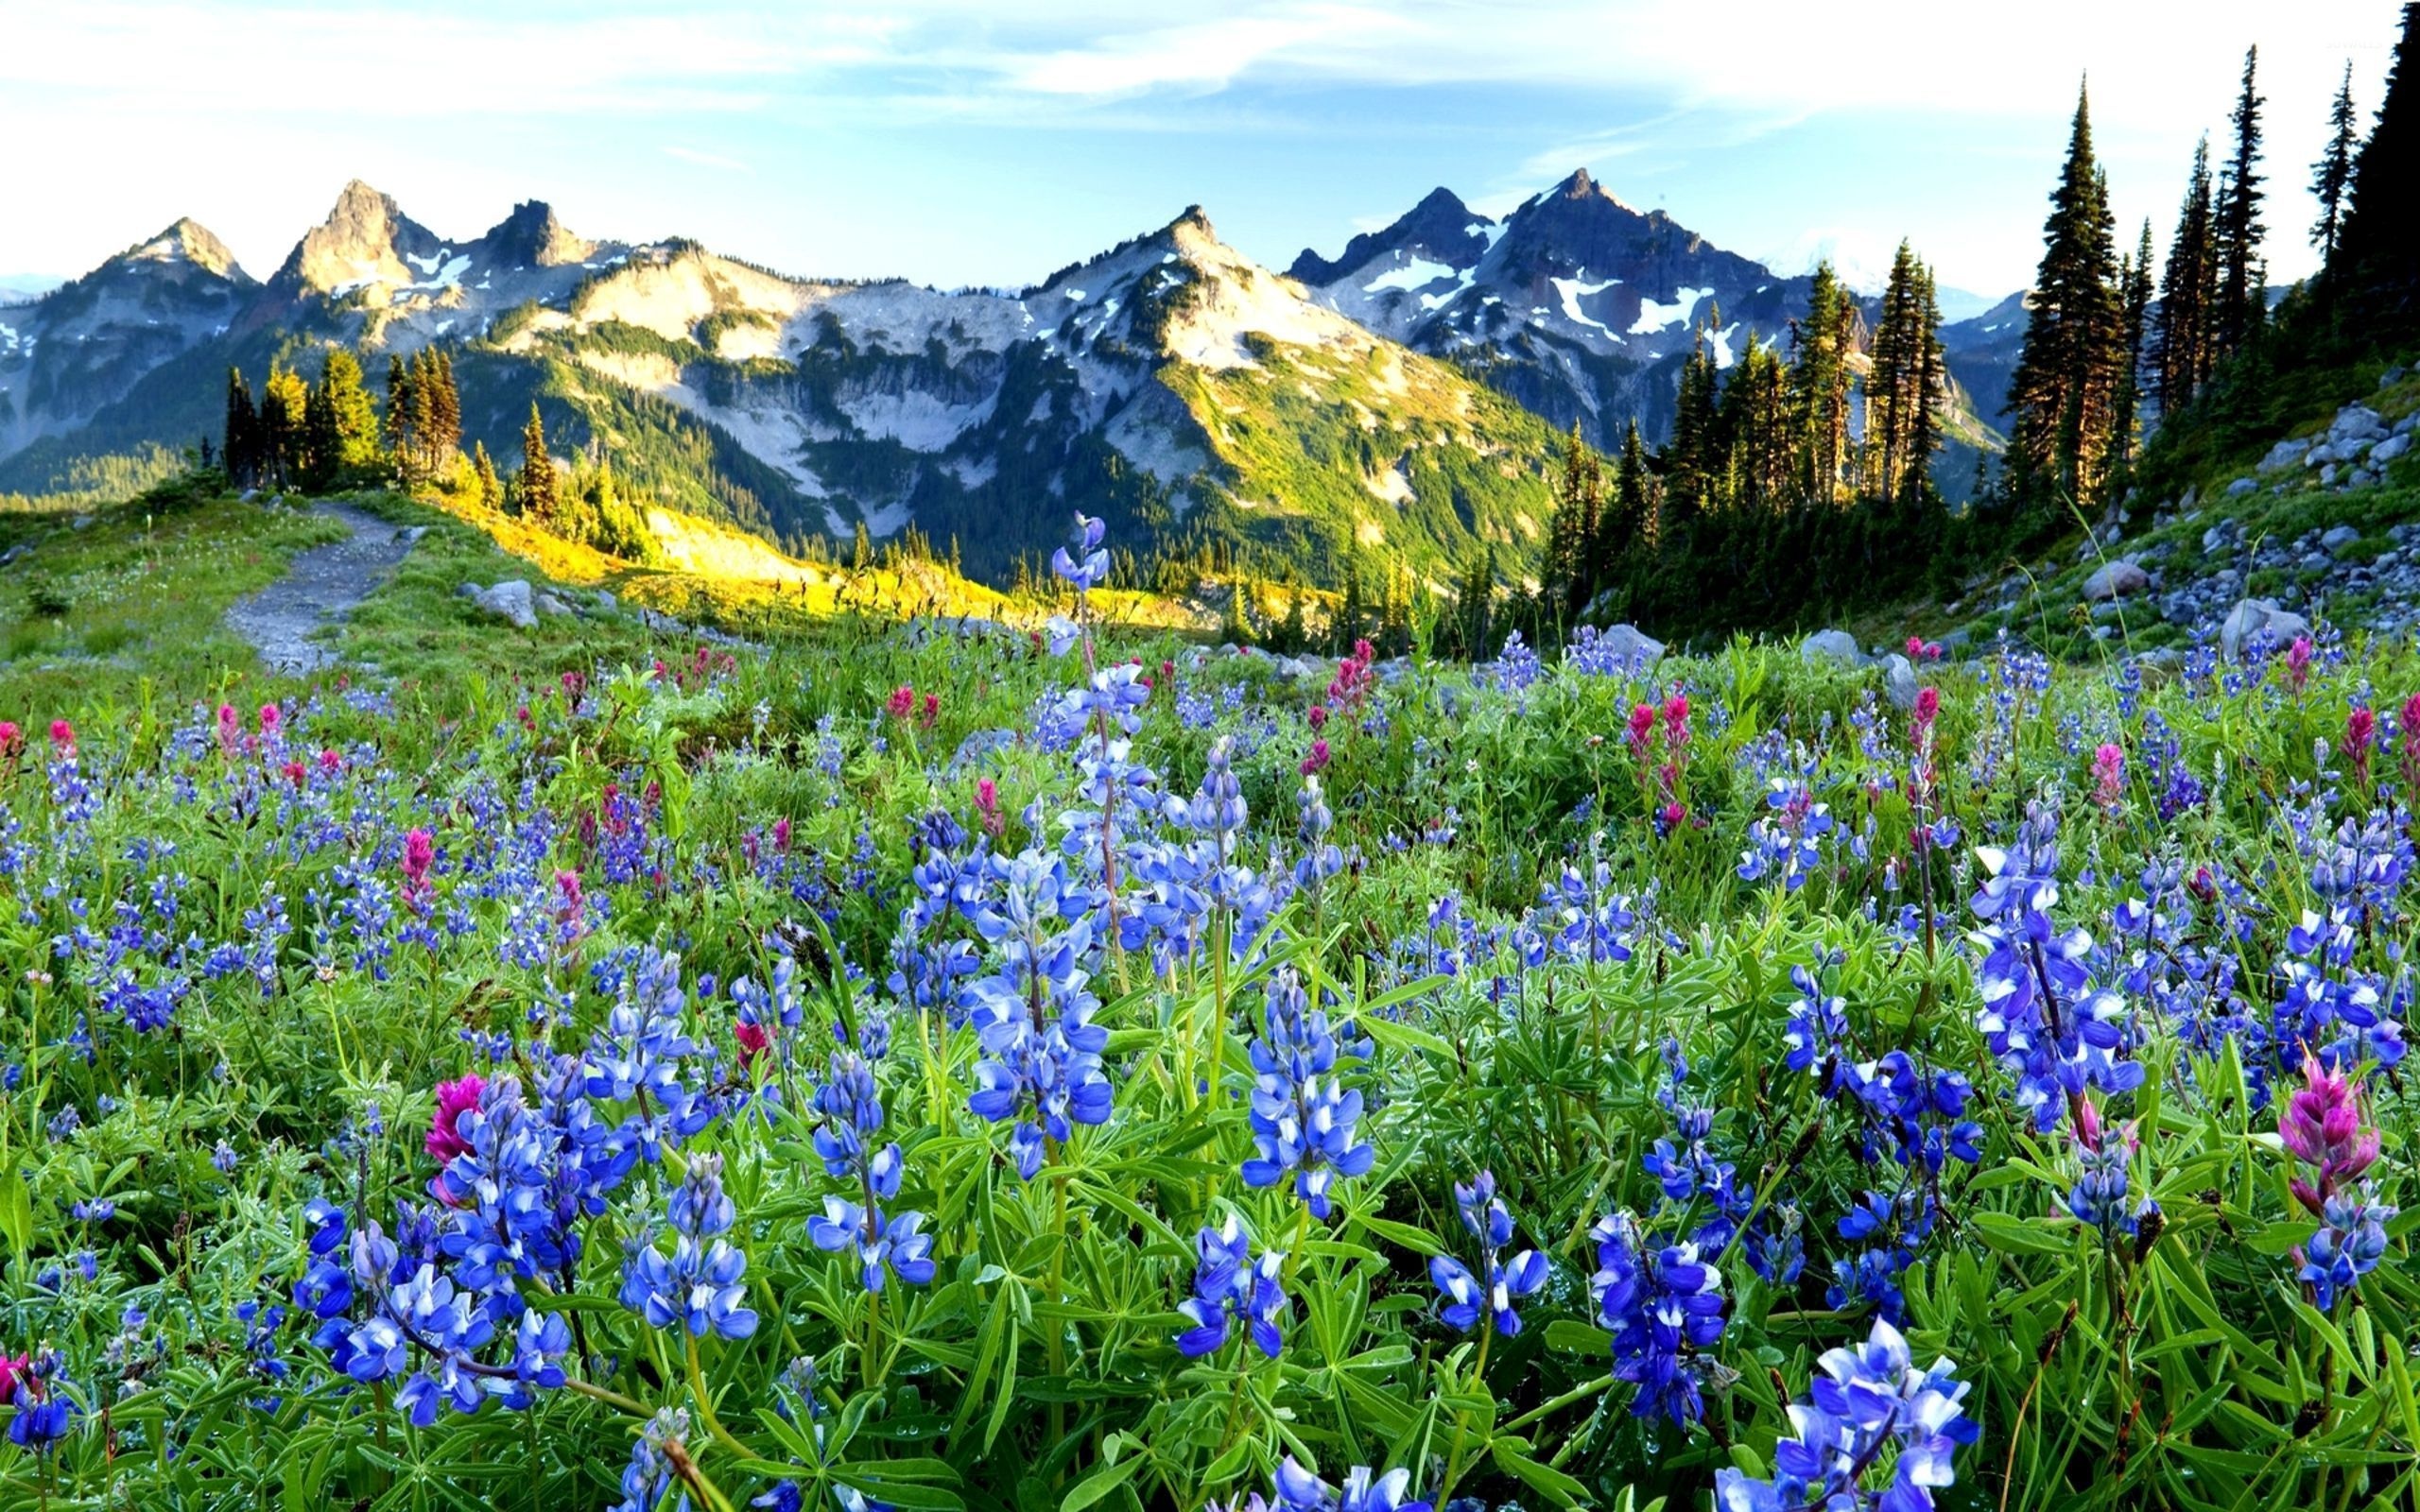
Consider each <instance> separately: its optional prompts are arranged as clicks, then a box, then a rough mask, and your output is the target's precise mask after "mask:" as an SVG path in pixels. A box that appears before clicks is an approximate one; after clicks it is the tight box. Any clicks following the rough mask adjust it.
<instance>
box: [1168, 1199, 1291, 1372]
mask: <svg viewBox="0 0 2420 1512" xmlns="http://www.w3.org/2000/svg"><path fill="white" fill-rule="evenodd" d="M1194 1245H1195V1248H1196V1250H1197V1251H1198V1253H1199V1256H1200V1258H1199V1260H1198V1261H1197V1262H1196V1263H1195V1266H1194V1273H1193V1295H1192V1296H1191V1297H1186V1298H1185V1299H1184V1301H1183V1302H1181V1303H1179V1304H1177V1311H1178V1312H1180V1313H1182V1314H1184V1315H1185V1316H1186V1317H1187V1318H1189V1319H1191V1320H1192V1323H1193V1327H1191V1328H1189V1329H1187V1330H1185V1331H1184V1332H1183V1333H1180V1334H1178V1335H1177V1340H1176V1347H1177V1350H1178V1352H1179V1353H1181V1354H1183V1355H1184V1356H1185V1357H1186V1358H1187V1359H1199V1358H1200V1357H1201V1356H1202V1355H1205V1354H1212V1353H1215V1352H1217V1351H1218V1350H1219V1349H1221V1348H1223V1347H1224V1346H1225V1344H1226V1342H1227V1335H1228V1333H1229V1332H1230V1331H1231V1330H1232V1328H1233V1326H1234V1325H1235V1324H1236V1323H1238V1322H1240V1323H1242V1324H1243V1325H1244V1327H1245V1332H1248V1333H1249V1334H1250V1335H1251V1337H1252V1341H1253V1344H1255V1345H1257V1346H1258V1347H1259V1349H1260V1352H1261V1353H1263V1354H1265V1355H1267V1356H1269V1357H1270V1358H1271V1359H1272V1360H1274V1359H1276V1358H1277V1355H1278V1352H1279V1351H1280V1350H1282V1349H1284V1348H1285V1345H1286V1340H1285V1334H1284V1332H1282V1330H1281V1329H1280V1327H1279V1324H1280V1321H1281V1320H1282V1319H1284V1318H1285V1317H1287V1316H1288V1315H1289V1314H1291V1313H1292V1312H1293V1308H1294V1303H1293V1299H1292V1298H1291V1297H1288V1296H1287V1295H1286V1290H1285V1287H1284V1285H1283V1284H1282V1283H1281V1279H1282V1277H1283V1275H1284V1272H1285V1266H1286V1256H1285V1253H1284V1252H1283V1251H1282V1250H1275V1249H1267V1250H1263V1251H1261V1253H1260V1256H1259V1258H1258V1259H1254V1258H1253V1254H1252V1241H1251V1238H1250V1236H1248V1235H1247V1234H1246V1233H1245V1232H1244V1229H1243V1224H1242V1223H1241V1222H1240V1221H1239V1220H1238V1219H1237V1218H1236V1215H1235V1214H1234V1213H1232V1212H1231V1213H1229V1214H1227V1218H1226V1222H1225V1223H1224V1224H1223V1225H1221V1226H1220V1227H1219V1228H1217V1229H1202V1230H1201V1233H1200V1234H1199V1235H1198V1236H1196V1238H1195V1241H1194Z"/></svg>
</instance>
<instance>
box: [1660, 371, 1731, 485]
mask: <svg viewBox="0 0 2420 1512" xmlns="http://www.w3.org/2000/svg"><path fill="white" fill-rule="evenodd" d="M1716 393H1717V383H1716V375H1715V367H1714V354H1713V353H1712V352H1709V351H1707V350H1706V343H1705V334H1704V331H1703V329H1701V330H1700V331H1699V333H1698V338H1697V344H1696V346H1695V347H1694V348H1693V349H1691V351H1690V352H1689V356H1688V360H1687V361H1686V362H1685V363H1684V364H1683V365H1682V367H1681V389H1680V394H1679V397H1678V398H1677V400H1676V401H1675V403H1674V405H1673V410H1672V440H1671V444H1670V445H1669V446H1668V447H1667V448H1666V449H1665V452H1666V467H1665V478H1666V487H1665V505H1666V507H1667V509H1668V511H1669V519H1668V522H1667V523H1668V524H1670V525H1672V526H1674V527H1676V528H1677V527H1680V526H1683V525H1685V524H1686V523H1687V522H1689V521H1691V520H1694V519H1696V518H1697V517H1698V516H1699V515H1701V514H1703V513H1704V512H1705V511H1707V510H1708V509H1711V508H1713V507H1715V502H1716V500H1715V481H1716V477H1717V475H1718V473H1719V472H1720V470H1721V467H1722V464H1723V462H1724V461H1725V460H1726V459H1725V457H1724V455H1723V450H1724V449H1723V446H1722V443H1721V415H1720V410H1719V409H1718V408H1717V406H1716Z"/></svg>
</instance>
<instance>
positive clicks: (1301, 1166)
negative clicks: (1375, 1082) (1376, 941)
mask: <svg viewBox="0 0 2420 1512" xmlns="http://www.w3.org/2000/svg"><path fill="white" fill-rule="evenodd" d="M1262 1022H1263V1023H1264V1025H1265V1029H1264V1032H1263V1033H1262V1035H1261V1036H1260V1038H1258V1039H1256V1040H1253V1043H1252V1067H1253V1091H1252V1112H1251V1118H1252V1140H1253V1148H1254V1149H1255V1150H1256V1151H1257V1152H1258V1153H1257V1154H1255V1155H1253V1157H1251V1158H1250V1159H1248V1160H1245V1161H1244V1163H1243V1178H1244V1184H1245V1185H1246V1186H1249V1187H1270V1186H1275V1185H1276V1184H1277V1183H1278V1182H1279V1181H1281V1180H1283V1179H1284V1178H1285V1176H1286V1173H1288V1171H1290V1172H1292V1173H1293V1174H1294V1194H1295V1195H1296V1196H1298V1197H1300V1198H1301V1199H1302V1200H1303V1203H1304V1205H1305V1207H1307V1208H1309V1209H1310V1211H1311V1214H1312V1216H1314V1217H1317V1218H1322V1219H1324V1218H1326V1217H1327V1216H1328V1215H1329V1213H1330V1212H1331V1211H1333V1205H1332V1204H1331V1202H1330V1200H1329V1193H1330V1190H1331V1189H1332V1187H1333V1186H1334V1184H1335V1181H1336V1178H1337V1177H1340V1176H1344V1177H1357V1176H1364V1175H1367V1174H1368V1173H1369V1170H1370V1167H1371V1166H1372V1165H1373V1164H1374V1163H1375V1162H1376V1160H1377V1152H1376V1151H1375V1150H1374V1149H1372V1148H1371V1146H1370V1145H1369V1143H1367V1142H1365V1141H1359V1142H1357V1140H1356V1137H1355V1136H1356V1133H1357V1129H1358V1126H1359V1125H1360V1121H1361V1092H1360V1091H1359V1089H1357V1088H1355V1089H1349V1090H1348V1089H1347V1088H1346V1087H1345V1086H1344V1081H1343V1078H1342V1077H1340V1076H1339V1075H1338V1074H1336V1064H1337V1058H1338V1057H1339V1055H1340V1054H1342V1055H1349V1056H1357V1057H1362V1058H1365V1059H1366V1058H1367V1057H1369V1055H1370V1052H1371V1048H1372V1047H1371V1044H1370V1042H1369V1041H1368V1040H1357V1039H1349V1038H1348V1039H1346V1040H1341V1041H1340V1040H1338V1039H1337V1037H1336V1035H1335V1034H1334V1033H1333V1032H1331V1031H1330V1029H1329V1028H1328V1022H1327V1014H1326V1013H1325V1012H1323V1011H1322V1010H1321V1009H1318V1008H1315V1007H1312V1006H1311V1005H1310V1003H1309V1000H1308V998H1307V997H1306V996H1305V993H1304V990H1303V984H1302V978H1301V977H1300V976H1298V975H1297V974H1296V972H1295V971H1294V969H1293V968H1292V967H1291V966H1281V967H1279V968H1278V969H1277V970H1276V971H1273V972H1271V975H1270V979H1269V989H1268V1006H1267V1010H1266V1013H1265V1015H1264V1018H1263V1021H1262ZM1345 1032H1346V1034H1347V1035H1348V1036H1349V1035H1350V1034H1351V1032H1352V1029H1351V1024H1350V1022H1348V1023H1347V1024H1346V1028H1345Z"/></svg>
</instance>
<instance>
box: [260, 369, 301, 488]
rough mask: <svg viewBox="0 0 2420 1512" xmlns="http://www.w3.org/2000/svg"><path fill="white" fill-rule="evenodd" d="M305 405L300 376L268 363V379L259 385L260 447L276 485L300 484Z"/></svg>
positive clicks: (292, 371)
mask: <svg viewBox="0 0 2420 1512" xmlns="http://www.w3.org/2000/svg"><path fill="white" fill-rule="evenodd" d="M309 404H310V390H309V389H308V388H307V387H305V386H304V384H303V382H302V374H301V373H298V372H296V371H295V370H294V369H291V368H281V367H278V366H277V365H276V364H274V363H271V364H270V365H269V369H268V382H267V383H265V384H263V385H262V386H261V449H262V455H263V458H264V462H265V465H266V467H267V469H268V473H269V476H270V479H271V481H273V482H274V483H276V484H277V485H278V486H279V487H280V488H285V487H287V486H290V485H294V484H298V483H300V482H301V481H302V473H303V471H304V469H305V467H306V466H307V465H308V458H309V450H308V444H309V443H308V441H307V439H306V438H305V437H304V434H303V425H304V415H305V412H306V411H307V409H308V407H309Z"/></svg>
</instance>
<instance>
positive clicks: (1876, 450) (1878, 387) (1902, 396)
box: [1865, 241, 1943, 506]
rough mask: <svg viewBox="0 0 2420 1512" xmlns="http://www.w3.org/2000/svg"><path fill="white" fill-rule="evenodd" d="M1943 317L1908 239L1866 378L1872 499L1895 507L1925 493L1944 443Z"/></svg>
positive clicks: (1888, 289)
mask: <svg viewBox="0 0 2420 1512" xmlns="http://www.w3.org/2000/svg"><path fill="white" fill-rule="evenodd" d="M1940 327H1941V316H1940V309H1939V305H1938V302H1937V301H1936V299H1935V296H1934V293H1933V284H1932V274H1931V272H1930V270H1928V269H1927V268H1926V266H1924V264H1922V263H1920V262H1918V261H1917V260H1916V255H1915V251H1914V249H1912V248H1910V246H1909V244H1908V243H1906V242H1904V241H1903V242H1901V243H1900V244H1899V251H1898V254H1897V255H1896V256H1895V257H1893V259H1892V263H1891V279H1890V282H1889V283H1888V284H1887V285H1886V286H1885V287H1884V289H1883V293H1882V312H1881V317H1880V318H1879V319H1878V320H1877V321H1876V325H1875V329H1874V345H1873V350H1872V353H1871V357H1872V365H1871V366H1870V368H1869V369H1867V372H1866V377H1865V430H1866V439H1867V446H1868V449H1869V451H1870V452H1871V453H1872V455H1873V466H1872V468H1871V470H1870V472H1869V474H1868V489H1869V491H1870V492H1871V494H1872V496H1873V497H1874V498H1875V499H1876V500H1878V501H1880V502H1881V503H1882V504H1884V505H1886V506H1890V505H1896V504H1898V503H1899V502H1900V501H1901V500H1902V498H1903V497H1904V496H1905V495H1906V494H1907V492H1908V491H1909V490H1910V488H1911V487H1912V488H1913V489H1914V490H1915V491H1916V492H1918V493H1921V492H1922V490H1923V484H1924V480H1925V478H1926V476H1927V472H1928V470H1929V469H1930V467H1931V465H1932V454H1933V452H1934V451H1935V450H1936V449H1937V448H1938V447H1939V445H1940V435H1939V432H1938V430H1937V428H1936V426H1937V421H1935V419H1934V409H1935V406H1936V405H1937V404H1938V403H1939V395H1940V392H1941V388H1942V386H1943V380H1942V356H1941V329H1940Z"/></svg>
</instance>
